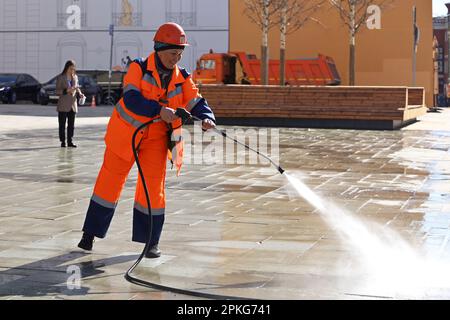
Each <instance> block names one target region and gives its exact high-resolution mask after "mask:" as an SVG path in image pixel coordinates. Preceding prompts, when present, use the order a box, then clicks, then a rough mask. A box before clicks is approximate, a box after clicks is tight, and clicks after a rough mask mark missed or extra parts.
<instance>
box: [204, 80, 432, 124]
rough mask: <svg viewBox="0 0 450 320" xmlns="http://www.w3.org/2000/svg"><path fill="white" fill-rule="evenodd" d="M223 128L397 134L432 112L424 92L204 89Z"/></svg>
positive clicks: (318, 88)
mask: <svg viewBox="0 0 450 320" xmlns="http://www.w3.org/2000/svg"><path fill="white" fill-rule="evenodd" d="M199 89H200V92H201V94H202V95H203V96H204V97H205V98H206V100H207V101H208V103H209V104H210V105H211V107H212V108H213V110H214V113H215V114H216V117H217V118H218V122H219V123H222V124H236V125H254V126H258V125H264V126H289V127H305V126H306V127H323V128H353V129H364V128H368V129H397V128H400V127H402V126H404V125H407V124H409V123H412V122H414V121H415V120H416V118H417V117H418V116H420V115H423V114H425V113H426V112H427V107H426V106H425V90H424V88H409V87H347V86H336V87H321V86H296V87H280V86H244V85H200V86H199Z"/></svg>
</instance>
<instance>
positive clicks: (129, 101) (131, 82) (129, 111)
mask: <svg viewBox="0 0 450 320" xmlns="http://www.w3.org/2000/svg"><path fill="white" fill-rule="evenodd" d="M155 59H156V58H155V53H152V54H151V55H150V56H149V57H148V59H147V63H146V69H145V70H143V67H142V66H143V65H144V66H145V64H144V63H142V62H141V61H138V60H135V61H134V62H133V63H132V64H131V65H130V67H129V70H128V73H127V74H126V76H125V77H124V83H123V88H124V89H123V93H124V97H123V98H122V99H120V101H119V102H118V103H117V105H116V106H115V108H114V111H113V113H112V115H111V119H110V121H109V123H108V127H107V131H106V135H105V143H106V146H107V148H110V150H111V151H113V152H114V153H115V154H117V155H118V156H120V157H121V158H123V159H125V160H132V157H133V151H132V147H131V138H132V136H133V133H134V132H135V130H136V129H137V128H138V127H139V126H140V125H142V124H143V123H145V122H147V121H149V120H152V119H154V120H155V123H153V124H152V125H151V126H150V128H149V130H150V131H149V136H151V137H152V138H158V137H161V138H163V137H166V135H167V131H168V127H167V124H166V123H165V122H164V121H162V120H160V118H159V113H160V111H161V107H162V106H165V107H169V108H172V109H174V110H176V109H177V108H180V107H182V108H185V109H186V110H187V111H189V112H191V113H192V114H194V115H195V116H197V117H199V118H200V119H202V120H204V119H211V120H213V121H214V122H215V117H214V114H213V112H212V111H211V109H210V108H209V106H208V104H207V102H206V101H205V99H203V98H202V96H201V95H200V93H199V90H198V88H197V87H196V85H195V84H194V82H193V80H192V77H191V75H190V74H189V73H188V72H186V71H185V70H184V69H181V68H179V67H178V66H176V67H175V69H174V70H173V73H172V79H171V81H170V84H169V86H168V89H167V90H165V89H164V88H161V80H160V79H159V75H158V71H157V68H156V61H155ZM179 126H181V119H178V120H176V121H174V122H172V127H173V128H177V127H179ZM142 136H143V132H141V133H140V134H138V135H137V136H136V145H139V142H140V141H141V139H142Z"/></svg>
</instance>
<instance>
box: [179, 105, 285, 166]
mask: <svg viewBox="0 0 450 320" xmlns="http://www.w3.org/2000/svg"><path fill="white" fill-rule="evenodd" d="M175 114H176V115H177V116H178V117H180V118H181V119H182V120H183V122H185V121H188V120H189V119H193V120H197V121H202V119H200V118H198V117H196V116H194V115H192V114H191V113H189V112H188V111H186V110H185V109H183V108H178V109H177V111H176V112H175ZM212 130H213V131H214V132H216V133H217V134H220V135H221V136H223V137H224V138H226V139H229V140H232V141H234V143H237V144H239V145H241V146H244V147H245V148H246V149H248V150H251V151H253V152H255V153H257V154H258V155H259V156H261V157H263V158H264V159H267V160H268V161H269V162H270V163H271V164H272V165H273V166H274V167H275V168H276V169H277V170H278V172H279V173H280V174H283V173H284V170H283V168H281V167H280V165H278V164H276V163H275V162H274V161H273V160H272V159H270V158H269V157H268V156H266V155H265V154H263V153H261V152H259V151H258V150H255V149H253V148H251V147H250V146H248V145H246V144H245V143H242V142H240V141H238V140H237V139H234V138H232V137H230V136H228V135H227V133H226V132H225V130H219V129H217V128H215V127H214V128H212Z"/></svg>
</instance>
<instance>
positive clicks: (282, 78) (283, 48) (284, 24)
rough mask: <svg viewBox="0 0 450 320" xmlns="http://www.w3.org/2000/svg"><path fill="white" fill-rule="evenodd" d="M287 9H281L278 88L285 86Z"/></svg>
mask: <svg viewBox="0 0 450 320" xmlns="http://www.w3.org/2000/svg"><path fill="white" fill-rule="evenodd" d="M286 11H287V7H286V6H284V7H283V8H282V13H281V15H282V16H281V34H280V86H284V85H285V84H286V32H287V21H286V19H287V12H286Z"/></svg>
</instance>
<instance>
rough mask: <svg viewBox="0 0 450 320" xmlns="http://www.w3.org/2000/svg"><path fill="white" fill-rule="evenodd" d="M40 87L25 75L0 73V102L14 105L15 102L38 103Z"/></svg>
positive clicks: (34, 80) (37, 82) (35, 81)
mask: <svg viewBox="0 0 450 320" xmlns="http://www.w3.org/2000/svg"><path fill="white" fill-rule="evenodd" d="M41 88H42V85H41V84H40V83H39V81H37V80H36V79H35V78H33V77H32V76H30V75H29V74H26V73H0V100H1V101H2V102H3V103H10V104H15V103H16V102H17V100H30V101H33V103H39V102H40V90H41Z"/></svg>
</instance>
